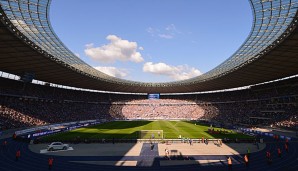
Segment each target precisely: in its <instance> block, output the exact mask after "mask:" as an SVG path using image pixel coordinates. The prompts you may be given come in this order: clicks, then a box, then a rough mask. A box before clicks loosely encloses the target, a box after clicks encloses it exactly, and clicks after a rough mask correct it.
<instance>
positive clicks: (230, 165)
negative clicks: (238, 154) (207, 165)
mask: <svg viewBox="0 0 298 171" xmlns="http://www.w3.org/2000/svg"><path fill="white" fill-rule="evenodd" d="M228 170H232V159H231V157H228Z"/></svg>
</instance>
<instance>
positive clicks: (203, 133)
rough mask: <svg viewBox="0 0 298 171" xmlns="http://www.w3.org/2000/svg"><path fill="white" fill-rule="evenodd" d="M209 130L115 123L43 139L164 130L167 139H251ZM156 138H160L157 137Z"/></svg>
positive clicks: (156, 123)
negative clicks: (214, 132)
mask: <svg viewBox="0 0 298 171" xmlns="http://www.w3.org/2000/svg"><path fill="white" fill-rule="evenodd" d="M208 128H209V126H206V125H201V124H198V123H195V122H189V121H162V120H160V121H115V122H109V123H104V124H99V125H95V126H92V127H85V128H79V129H76V130H72V131H69V132H64V133H59V134H55V135H51V136H47V137H44V138H43V139H44V140H47V141H51V140H56V141H57V140H60V141H66V140H73V139H75V138H76V137H78V136H79V137H80V138H81V139H102V138H105V139H112V138H115V139H138V138H140V132H139V131H140V130H163V136H164V138H165V139H176V138H178V137H179V135H181V136H182V137H185V138H202V137H204V138H225V137H226V138H251V137H249V136H247V135H244V134H239V133H236V132H234V131H230V130H228V133H218V134H212V133H209V132H208ZM213 128H214V129H215V130H219V129H220V128H215V127H213ZM223 130H225V129H223ZM150 134H151V133H150ZM155 138H158V136H157V135H155Z"/></svg>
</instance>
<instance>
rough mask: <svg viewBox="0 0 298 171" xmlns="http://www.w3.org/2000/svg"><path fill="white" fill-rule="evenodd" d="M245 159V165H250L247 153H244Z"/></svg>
mask: <svg viewBox="0 0 298 171" xmlns="http://www.w3.org/2000/svg"><path fill="white" fill-rule="evenodd" d="M243 159H244V163H245V166H246V167H248V157H247V154H245V155H244V158H243Z"/></svg>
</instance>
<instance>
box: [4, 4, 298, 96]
mask: <svg viewBox="0 0 298 171" xmlns="http://www.w3.org/2000/svg"><path fill="white" fill-rule="evenodd" d="M50 4H51V0H0V5H1V6H0V70H1V71H4V72H7V73H12V74H15V75H19V76H23V75H24V74H25V73H30V74H32V75H34V79H36V80H41V81H44V82H49V83H55V84H60V85H65V86H71V87H78V88H84V89H93V90H102V91H112V92H129V93H150V92H158V93H186V92H200V91H212V90H222V89H228V88H236V87H241V86H247V85H253V84H258V83H262V82H266V81H271V80H276V79H281V78H284V77H288V76H292V75H296V74H298V67H297V66H298V33H297V24H298V22H297V19H298V14H297V10H298V0H250V4H251V9H252V13H253V23H252V29H251V32H250V34H249V36H248V38H247V39H246V41H245V42H244V43H243V44H242V45H241V46H240V48H239V49H238V50H237V51H236V52H235V53H234V54H233V55H232V56H231V57H230V58H228V59H227V60H225V61H224V62H223V63H222V64H220V65H219V66H217V67H216V68H214V69H212V70H211V71H209V72H207V73H205V74H203V75H201V76H198V77H195V78H192V79H188V80H183V81H176V82H167V83H150V82H148V83H145V82H135V81H129V80H123V79H119V78H115V77H111V76H108V75H106V74H104V73H102V72H100V71H97V70H96V69H94V68H93V67H91V66H89V65H88V64H86V63H85V62H84V61H82V60H81V59H79V58H78V57H77V56H75V55H74V54H73V53H72V52H71V51H70V50H69V49H68V48H67V47H66V46H65V45H64V44H63V43H62V42H61V41H60V40H59V37H58V36H57V35H56V34H55V33H54V31H53V29H52V27H51V23H50V19H49V9H50ZM78 22H83V21H78ZM81 24H82V23H81ZM219 32H220V29H219ZM214 48H216V47H214Z"/></svg>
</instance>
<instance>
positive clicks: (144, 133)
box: [139, 130, 163, 139]
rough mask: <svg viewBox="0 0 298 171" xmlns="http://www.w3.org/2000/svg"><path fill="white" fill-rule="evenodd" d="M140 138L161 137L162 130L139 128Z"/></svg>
mask: <svg viewBox="0 0 298 171" xmlns="http://www.w3.org/2000/svg"><path fill="white" fill-rule="evenodd" d="M139 138H140V139H163V130H141V131H140V134H139Z"/></svg>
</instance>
